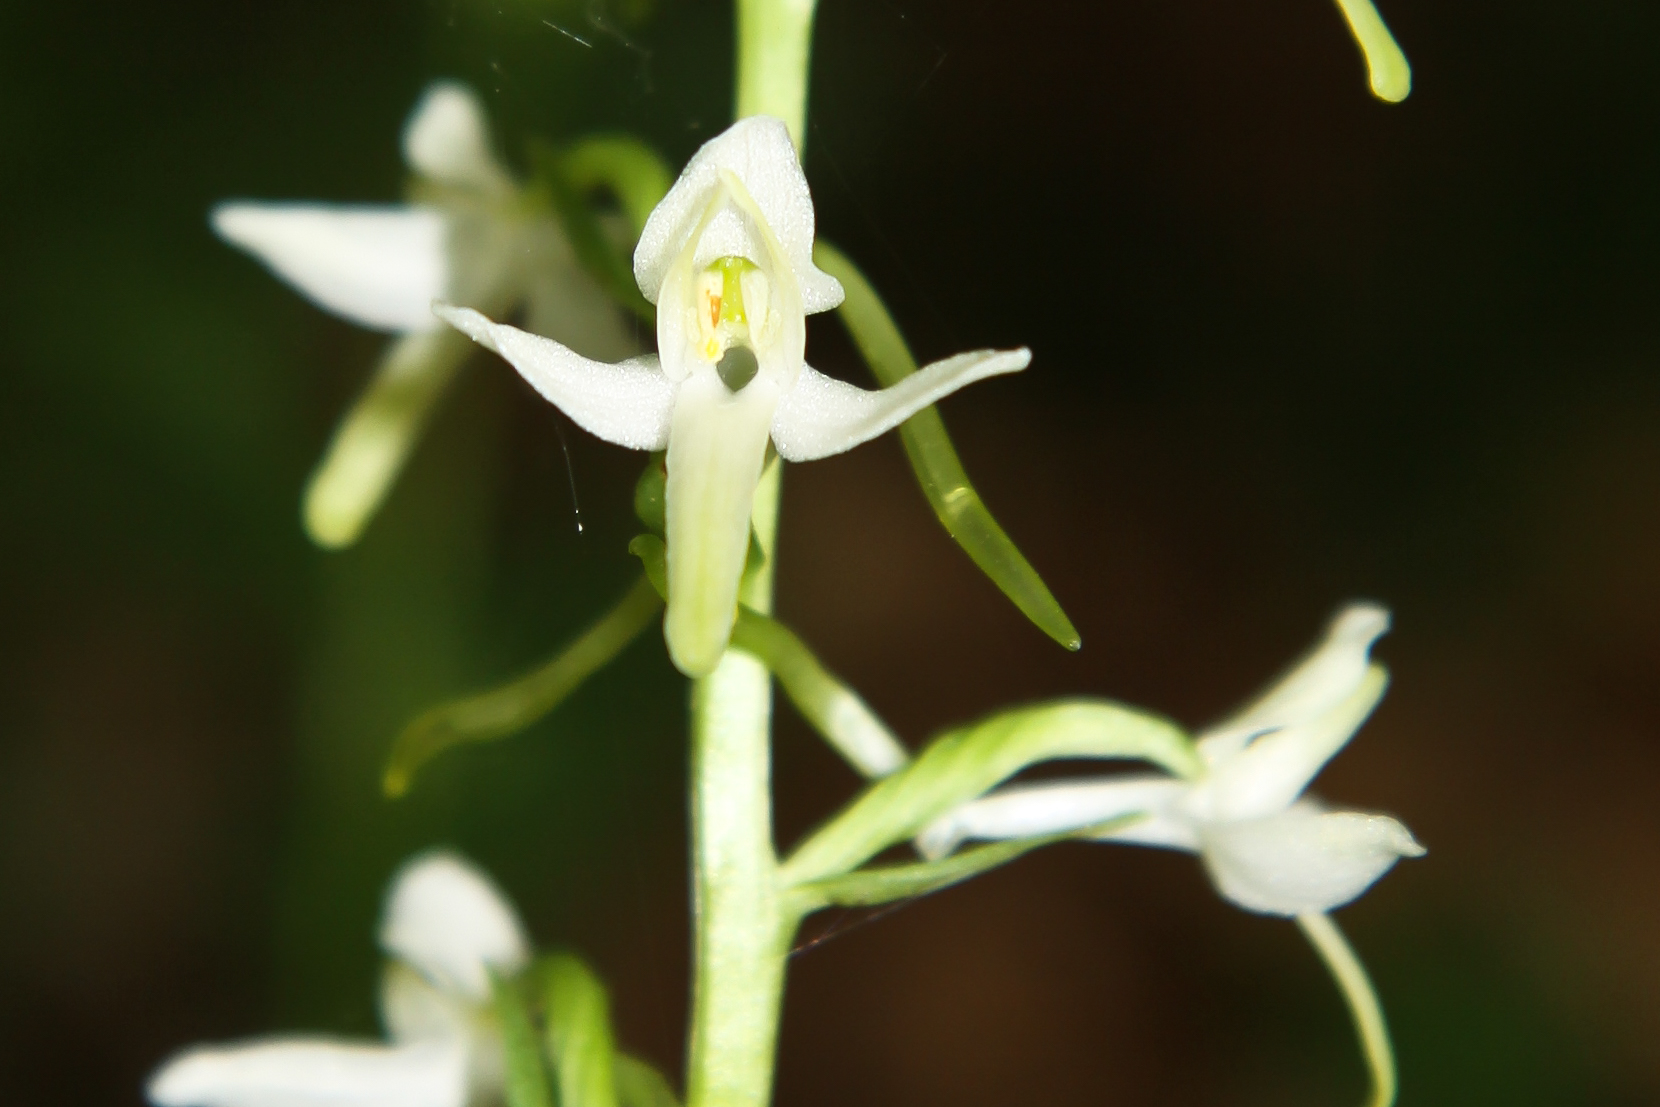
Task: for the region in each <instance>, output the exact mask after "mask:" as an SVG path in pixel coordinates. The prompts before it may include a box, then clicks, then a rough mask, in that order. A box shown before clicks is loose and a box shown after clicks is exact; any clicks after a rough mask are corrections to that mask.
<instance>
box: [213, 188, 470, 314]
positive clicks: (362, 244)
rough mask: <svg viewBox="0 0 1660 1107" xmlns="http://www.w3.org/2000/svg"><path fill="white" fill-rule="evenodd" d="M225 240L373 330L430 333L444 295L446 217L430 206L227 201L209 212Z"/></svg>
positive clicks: (307, 294)
mask: <svg viewBox="0 0 1660 1107" xmlns="http://www.w3.org/2000/svg"><path fill="white" fill-rule="evenodd" d="M212 229H214V231H216V232H217V234H219V237H222V239H224V241H227V242H231V244H234V246H241V247H242V249H244V251H247V252H249V254H252V256H254V257H257V259H259V261H262V262H266V266H267V267H271V271H272V272H274V274H277V276H279V277H282V279H284V280H287V282H289V284H292V285H294V287H295V289H297V290H299V292H300V294H302V295H305V299H309V300H310V302H314V304H317V305H319V307H322V309H325V310H330V312H334V314H335V315H342V317H344V319H350V320H352V322H355V324H359V325H364V327H372V329H375V330H432V329H433V327H437V325H438V324H437V320H435V319H433V317H432V302H433V300H435V299H438V297H443V295H445V294H447V290H448V284H450V264H448V257H447V254H445V232H447V226H445V219H443V216H442V214H438V212H437V211H435V209H432V207H370V206H332V204H264V202H241V201H239V202H229V204H219V206H217V207H214V209H212Z"/></svg>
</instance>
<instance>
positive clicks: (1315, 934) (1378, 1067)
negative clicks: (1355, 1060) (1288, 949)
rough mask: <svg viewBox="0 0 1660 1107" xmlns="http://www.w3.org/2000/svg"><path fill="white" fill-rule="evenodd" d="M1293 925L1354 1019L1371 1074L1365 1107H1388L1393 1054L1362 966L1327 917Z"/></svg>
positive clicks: (1392, 1083)
mask: <svg viewBox="0 0 1660 1107" xmlns="http://www.w3.org/2000/svg"><path fill="white" fill-rule="evenodd" d="M1297 925H1298V926H1299V927H1301V928H1302V931H1303V934H1304V935H1306V936H1307V938H1308V940H1309V943H1310V944H1312V945H1313V946H1314V949H1315V952H1317V953H1319V954H1320V959H1321V960H1322V961H1324V962H1325V963H1326V968H1328V969H1330V970H1331V975H1332V978H1333V979H1334V980H1336V981H1337V987H1338V988H1339V990H1341V991H1342V993H1343V1002H1344V1003H1346V1004H1348V1007H1349V1014H1350V1015H1351V1016H1353V1018H1354V1023H1355V1033H1356V1034H1357V1035H1358V1036H1359V1037H1360V1048H1361V1052H1363V1053H1365V1055H1366V1066H1367V1068H1368V1069H1370V1070H1371V1074H1372V1095H1371V1097H1370V1098H1369V1099H1368V1100H1367V1101H1366V1107H1390V1105H1391V1104H1393V1103H1394V1102H1395V1051H1394V1049H1393V1048H1392V1047H1391V1046H1390V1044H1389V1027H1388V1025H1387V1024H1386V1023H1385V1022H1384V1021H1383V1006H1382V1004H1380V1003H1379V1002H1378V993H1377V991H1376V989H1374V988H1373V987H1372V980H1371V978H1370V977H1368V976H1367V975H1366V968H1365V966H1363V965H1362V964H1361V963H1360V958H1358V957H1356V956H1355V951H1354V949H1353V947H1351V946H1350V945H1349V943H1348V940H1347V939H1346V938H1344V937H1343V932H1342V931H1341V930H1339V929H1338V928H1337V924H1336V923H1335V922H1333V921H1332V919H1331V916H1329V915H1321V914H1309V915H1298V916H1297Z"/></svg>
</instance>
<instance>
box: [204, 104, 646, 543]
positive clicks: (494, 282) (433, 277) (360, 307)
mask: <svg viewBox="0 0 1660 1107" xmlns="http://www.w3.org/2000/svg"><path fill="white" fill-rule="evenodd" d="M403 151H404V158H405V160H406V161H407V162H408V164H409V167H410V169H411V170H412V171H413V172H414V174H415V179H414V182H413V185H412V187H411V202H410V203H408V204H388V205H371V204H320V203H267V202H253V201H232V202H229V203H224V204H220V205H219V206H218V207H216V208H214V209H213V215H212V222H213V228H214V230H215V231H217V232H218V233H219V235H220V236H221V237H222V238H224V239H225V240H227V241H229V242H231V243H233V244H235V245H237V246H240V247H241V248H242V249H244V250H246V251H248V252H249V253H251V254H253V255H254V256H255V257H257V258H259V259H260V260H261V261H263V262H264V263H265V264H266V265H267V266H269V267H270V269H271V270H272V272H274V273H275V274H276V275H277V276H279V277H281V278H282V279H283V280H285V281H287V282H288V283H289V284H290V285H292V286H294V288H296V289H297V290H298V291H299V292H300V293H302V294H303V295H304V296H305V297H306V298H308V299H309V300H311V301H312V302H313V303H315V304H316V305H318V306H319V307H321V308H323V309H325V310H327V311H330V312H333V313H334V314H336V315H339V316H341V317H342V318H345V319H349V320H351V321H352V322H354V323H357V324H359V325H360V326H364V327H368V328H370V329H372V330H380V331H390V332H393V333H395V334H397V335H399V336H400V337H399V338H398V339H397V340H396V341H395V342H394V343H393V345H392V347H391V348H390V349H389V350H388V351H387V354H386V356H385V357H384V359H383V360H382V362H381V365H380V367H379V369H378V370H377V372H376V375H375V377H374V379H373V380H372V381H371V382H370V384H369V387H368V389H367V390H366V391H365V393H364V395H363V397H362V398H361V399H360V400H359V401H358V402H357V404H356V405H355V406H354V407H353V409H352V410H351V411H350V412H349V413H348V415H347V416H346V418H345V419H344V420H343V421H342V423H341V424H340V427H339V429H338V430H337V431H336V433H335V437H334V441H333V442H332V443H331V444H330V446H329V451H328V454H327V455H326V456H325V457H324V459H323V461H322V463H321V464H320V465H319V466H318V468H317V470H316V472H315V473H314V474H313V475H312V478H311V483H310V486H309V487H308V489H307V491H306V500H305V512H304V515H305V522H306V527H307V529H308V530H309V532H310V533H311V536H312V538H313V539H314V540H315V541H317V542H318V543H319V544H321V545H324V546H331V547H333V546H345V545H349V544H350V543H351V542H353V541H355V540H356V538H357V536H358V535H359V533H361V531H362V529H363V526H364V524H365V523H366V522H367V521H368V519H369V518H370V516H372V515H373V514H374V511H375V509H376V508H377V507H378V506H379V504H380V501H381V499H382V498H383V497H384V496H385V494H386V491H387V489H388V488H389V487H390V485H391V482H392V480H393V479H394V478H395V477H396V475H397V473H398V470H399V469H400V468H401V467H402V465H403V462H404V459H405V458H406V457H407V455H408V453H409V451H410V448H411V447H412V446H413V444H414V442H415V439H416V438H417V436H418V435H419V433H420V428H421V426H422V423H423V421H424V419H425V417H426V415H427V413H428V412H429V411H430V409H431V407H432V404H433V402H434V401H435V400H436V399H437V397H438V395H439V394H440V393H441V392H442V391H443V388H444V386H445V385H446V384H447V383H448V382H449V380H450V378H451V377H452V376H453V375H454V372H455V370H456V368H457V367H459V365H460V364H461V362H462V361H463V360H464V359H465V357H466V354H467V350H468V347H467V345H466V343H465V342H461V341H458V340H456V338H455V337H454V336H453V335H452V334H451V333H450V332H448V331H447V330H445V329H443V328H442V326H441V324H439V322H438V320H436V319H435V318H434V317H433V315H432V302H433V301H434V300H439V299H442V300H448V301H453V302H456V303H461V304H468V305H471V306H474V307H478V308H482V309H484V310H486V311H490V312H493V313H502V312H507V311H511V310H513V309H514V308H516V307H517V306H518V305H520V304H523V305H524V306H525V309H526V314H527V321H528V325H529V326H530V327H531V328H532V329H533V330H536V331H538V332H540V333H545V334H551V335H555V336H557V337H558V338H559V339H560V340H561V341H563V342H566V343H568V344H569V345H571V346H573V347H575V348H576V349H579V350H582V351H584V352H585V353H587V354H589V355H591V356H593V357H622V356H625V355H626V354H628V353H630V352H632V350H633V349H635V348H636V347H635V346H634V344H633V341H632V340H631V339H630V337H629V335H628V331H627V329H626V328H625V326H624V324H623V321H622V318H621V316H620V314H619V313H618V310H617V309H616V308H615V307H614V306H613V305H612V304H611V303H610V301H609V300H608V299H607V298H606V296H605V294H604V293H603V292H602V291H601V289H600V288H599V286H598V285H597V284H596V283H595V282H594V281H593V280H592V279H591V278H590V277H589V276H588V275H587V274H586V273H585V272H584V271H583V270H582V268H581V266H580V265H579V264H578V262H577V259H576V256H575V254H574V253H573V251H572V249H571V247H570V244H569V242H568V241H567V240H566V237H565V235H564V232H563V231H562V230H561V228H560V226H559V224H558V223H557V221H556V220H555V219H554V218H553V216H552V214H551V213H550V212H548V211H547V210H546V209H545V205H540V206H538V205H534V204H531V203H528V202H527V201H526V198H525V196H524V194H523V191H522V190H521V189H520V187H519V186H518V184H517V183H515V181H514V180H513V178H512V176H511V175H510V174H509V173H508V172H507V170H506V169H505V168H504V167H503V166H502V165H501V163H500V162H499V161H498V160H497V159H496V157H495V155H494V154H493V153H492V151H491V148H490V135H489V126H488V123H487V122H486V120H485V116H484V109H483V107H482V105H480V103H479V101H478V97H477V96H476V95H474V93H473V92H472V91H471V90H470V89H468V88H467V87H466V86H464V85H460V84H457V83H455V82H451V81H441V82H438V83H436V84H434V85H432V86H430V87H429V88H428V89H427V90H426V92H425V94H424V95H423V96H422V97H421V101H420V103H419V104H417V105H416V107H415V111H414V113H413V114H412V115H411V116H410V119H409V122H408V124H407V125H406V126H405V128H404V133H403Z"/></svg>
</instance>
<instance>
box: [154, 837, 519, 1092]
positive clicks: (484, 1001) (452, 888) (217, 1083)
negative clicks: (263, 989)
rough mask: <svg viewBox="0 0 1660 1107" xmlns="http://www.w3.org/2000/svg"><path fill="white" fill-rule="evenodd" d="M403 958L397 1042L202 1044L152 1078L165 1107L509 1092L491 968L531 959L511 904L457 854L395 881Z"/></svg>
mask: <svg viewBox="0 0 1660 1107" xmlns="http://www.w3.org/2000/svg"><path fill="white" fill-rule="evenodd" d="M380 944H381V947H382V948H383V949H384V950H385V951H386V952H387V954H388V955H389V956H390V957H392V958H393V960H392V961H391V962H390V963H389V964H388V965H387V968H386V973H385V976H384V978H383V980H382V987H381V997H380V999H381V1019H382V1021H383V1022H384V1023H385V1026H386V1034H387V1038H388V1042H387V1043H386V1044H381V1043H378V1042H351V1041H341V1040H339V1039H334V1038H327V1037H300V1036H277V1037H270V1038H261V1039H256V1040H253V1041H248V1042H240V1043H233V1044H230V1045H210V1046H195V1047H192V1048H191V1049H188V1050H186V1051H184V1052H183V1053H181V1054H179V1055H178V1056H177V1057H175V1058H173V1059H172V1060H171V1061H169V1062H167V1064H165V1065H163V1066H162V1067H161V1069H160V1070H159V1071H157V1072H156V1074H155V1075H154V1076H152V1077H151V1078H150V1083H149V1087H148V1089H147V1094H148V1096H149V1099H150V1102H151V1103H152V1104H155V1107H325V1105H327V1107H463V1105H465V1104H467V1103H486V1102H490V1101H493V1100H495V1099H497V1098H499V1095H500V1089H501V1086H502V1072H503V1064H504V1061H503V1054H502V1046H501V1040H500V1037H499V1035H498V1032H497V1030H496V1028H495V1022H494V1018H493V1016H492V1014H491V1007H490V1004H491V981H490V976H491V973H500V974H503V975H510V974H512V973H515V972H517V971H519V970H520V969H522V968H523V967H524V966H525V964H526V963H527V961H528V960H529V957H530V948H529V943H528V942H527V941H526V939H525V935H524V932H523V929H522V928H521V927H520V925H519V920H518V918H517V916H516V915H515V914H514V912H513V908H512V907H511V906H510V905H509V904H508V902H507V900H506V899H505V898H504V897H503V896H502V894H501V892H500V891H499V890H497V888H496V887H495V885H493V884H492V883H491V882H490V880H489V879H488V878H487V877H485V876H484V875H483V874H482V873H481V872H479V871H478V870H477V869H476V868H474V867H473V866H472V865H470V864H468V863H467V862H466V861H463V860H462V859H460V858H459V857H456V856H454V855H453V854H448V853H433V854H427V855H424V856H422V857H418V858H416V859H415V860H413V861H411V862H410V863H408V864H407V865H405V866H404V868H403V870H402V871H401V872H400V873H399V874H398V876H397V877H396V878H395V879H394V880H393V883H392V889H391V892H390V894H389V895H388V896H387V901H386V909H385V914H384V917H383V919H382V923H381V932H380Z"/></svg>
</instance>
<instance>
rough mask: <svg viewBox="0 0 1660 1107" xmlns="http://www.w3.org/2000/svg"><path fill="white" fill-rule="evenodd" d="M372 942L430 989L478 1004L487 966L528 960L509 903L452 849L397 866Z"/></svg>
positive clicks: (513, 968)
mask: <svg viewBox="0 0 1660 1107" xmlns="http://www.w3.org/2000/svg"><path fill="white" fill-rule="evenodd" d="M380 944H381V946H382V948H384V949H385V950H386V952H388V953H390V954H392V955H393V956H394V957H398V958H400V959H402V960H403V961H405V962H407V963H408V964H409V965H410V966H412V967H413V968H415V969H417V970H419V971H420V972H421V973H422V974H423V975H425V976H426V978H427V979H428V980H430V981H432V983H434V984H435V985H437V986H438V987H440V988H443V989H445V990H448V991H452V992H455V993H457V994H459V995H463V996H466V997H468V998H470V999H472V1000H474V1001H475V1002H479V1003H482V1002H484V1000H486V999H487V998H488V997H489V995H490V973H491V971H492V970H493V971H496V972H500V973H503V974H511V973H514V972H517V971H518V970H519V969H521V968H523V967H524V964H525V962H526V961H528V960H529V958H530V943H529V942H528V941H526V939H525V935H524V931H523V929H522V928H521V927H520V926H519V919H518V916H517V915H515V914H514V912H513V907H512V905H511V904H509V903H508V902H507V899H506V897H505V896H503V895H502V893H501V892H500V891H499V890H498V889H497V888H496V886H495V885H494V884H492V883H491V882H490V879H489V878H488V877H486V876H485V875H484V874H483V873H481V872H480V871H479V870H478V869H477V868H475V867H474V866H472V865H471V864H469V863H467V862H466V861H463V860H462V859H461V858H460V857H457V856H456V855H455V854H452V853H430V854H425V855H423V856H421V857H417V858H416V859H415V860H413V861H411V862H409V863H408V864H407V865H405V866H404V868H403V870H402V871H401V872H400V873H399V874H398V876H397V878H396V879H395V880H394V881H393V884H392V891H391V894H390V895H388V896H387V898H386V910H385V912H384V914H383V915H382V917H381V926H380Z"/></svg>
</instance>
